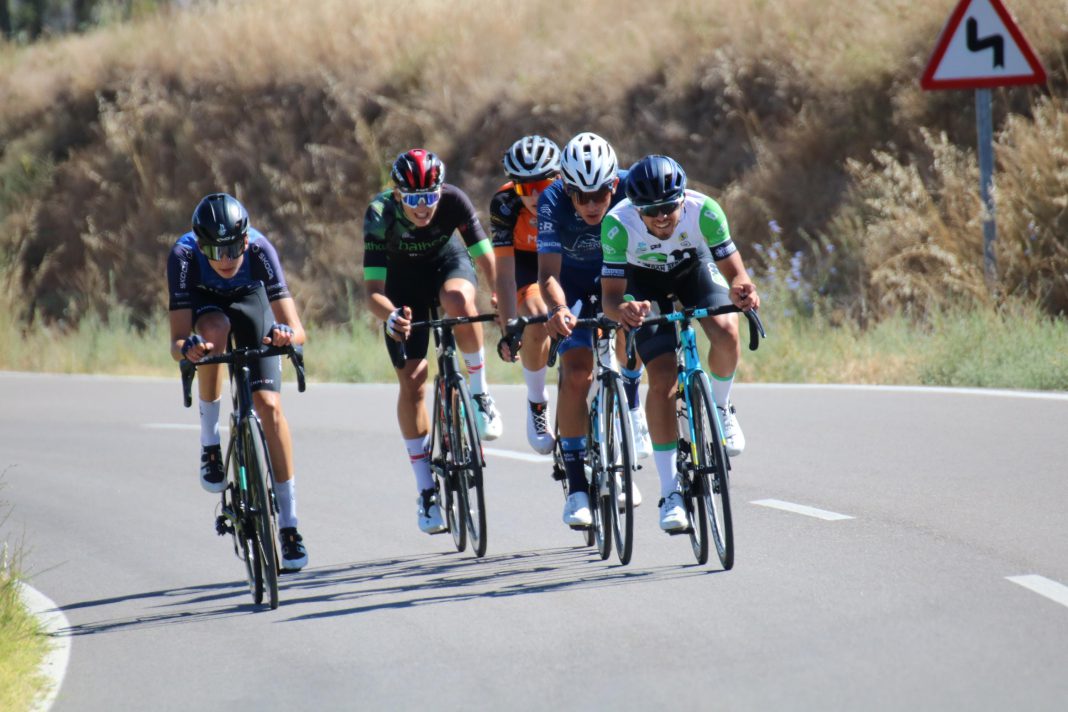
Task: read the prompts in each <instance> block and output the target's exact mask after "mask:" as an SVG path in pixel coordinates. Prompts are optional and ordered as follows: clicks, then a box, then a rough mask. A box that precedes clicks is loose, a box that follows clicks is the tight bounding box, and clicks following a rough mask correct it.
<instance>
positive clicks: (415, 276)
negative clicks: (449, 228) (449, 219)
mask: <svg viewBox="0 0 1068 712" xmlns="http://www.w3.org/2000/svg"><path fill="white" fill-rule="evenodd" d="M456 278H460V279H466V280H467V281H468V282H470V283H471V284H473V285H475V287H476V288H477V287H478V277H476V276H475V266H474V264H472V263H471V258H470V256H468V254H467V249H466V248H465V247H464V246H463V244H462V243H461V242H460V241H459V240H456V239H453V240H450V241H449V242H447V243H446V244H445V246H444V247H443V248H442V249H441V251H440V252H439V253H438V254H437V255H436V256H435V257H433V258H432V259H429V260H426V261H418V262H391V263H390V265H389V269H388V270H387V271H386V296H387V297H389V300H390V301H391V302H393V304H394V305H395V306H397V307H408V308H409V309H411V310H412V321H425V320H427V319H429V318H430V307H432V306H434V305H436V304H437V303H438V295H439V294H440V293H441V288H442V287H443V286H445V282H447V281H448V280H450V279H456ZM385 339H386V350H387V351H389V352H390V357H391V358H392V357H393V355H394V350H395V349H396V343H397V342H396V341H394V340H393V339H391V338H389V336H386V337H385ZM429 343H430V331H429V330H428V329H421V330H419V331H413V332H412V334H411V336H409V337H408V340H407V341H405V342H404V351H405V354H406V355H407V357H408V358H409V359H416V360H419V359H424V358H426V352H427V347H428V345H429Z"/></svg>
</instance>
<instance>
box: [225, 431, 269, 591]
mask: <svg viewBox="0 0 1068 712" xmlns="http://www.w3.org/2000/svg"><path fill="white" fill-rule="evenodd" d="M230 427H231V429H232V432H236V431H237V428H236V427H234V424H233V421H231V424H230ZM236 442H237V440H236V439H235V438H231V440H230V444H229V445H228V446H227V448H226V461H225V462H226V465H225V467H226V472H227V478H228V483H227V486H226V489H225V490H224V491H223V506H225V505H226V495H227V494H228V495H230V509H231V511H232V512H233V529H234V533H233V536H234V539H235V540H236V542H237V546H238V548H239V550H240V552H241V554H240V558H241V561H243V562H244V564H245V579H246V581H247V582H248V589H249V593H250V594H252V602H253V603H255V604H256V605H257V606H258V605H260V604H261V603H263V572H262V571H261V570H260V557H259V549H258V548H257V544H256V527H255V525H253V523H252V520H251V519H250V517H249V514H248V512H249V504H248V498H247V497H246V496H245V494H244V492H243V490H242V489H241V483H240V472H239V470H238V468H239V466H240V465H239V463H238V457H237V455H236V451H237V448H236V447H235V444H236Z"/></svg>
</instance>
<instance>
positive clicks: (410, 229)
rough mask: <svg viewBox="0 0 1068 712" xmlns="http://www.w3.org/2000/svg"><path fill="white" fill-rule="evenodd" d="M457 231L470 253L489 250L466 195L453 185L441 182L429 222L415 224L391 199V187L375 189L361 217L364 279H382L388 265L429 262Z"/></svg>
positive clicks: (486, 240)
mask: <svg viewBox="0 0 1068 712" xmlns="http://www.w3.org/2000/svg"><path fill="white" fill-rule="evenodd" d="M456 231H459V233H460V237H461V238H463V241H464V243H465V244H466V245H467V252H468V253H469V254H470V255H471V256H472V257H479V256H481V255H484V254H486V253H487V252H489V251H490V249H491V246H490V241H489V239H488V238H487V237H486V233H485V231H484V230H483V229H482V224H481V223H480V222H479V221H478V217H477V216H476V215H475V208H474V206H473V205H472V204H471V200H470V198H468V197H467V195H466V194H465V193H464V192H463V191H462V190H460V189H459V188H457V187H456V186H454V185H449V184H448V183H446V184H444V185H443V186H442V188H441V200H439V201H438V203H437V210H436V211H435V212H434V217H433V218H432V219H431V221H430V224H429V225H427V226H426V227H415V226H414V225H413V224H412V223H411V222H410V221H409V220H408V218H406V217H405V216H404V209H403V208H402V207H401V205H400V204H399V203H398V202H397V201H396V200H394V199H393V191H392V190H387V191H384V192H382V193H379V194H378V195H376V196H375V197H374V199H373V200H372V201H371V204H370V205H369V206H368V207H367V212H366V213H365V214H364V218H363V235H364V252H363V277H364V279H365V280H385V279H386V274H387V267H388V266H396V265H401V264H413V263H422V262H429V261H433V260H435V259H437V258H439V257H440V256H441V255H442V254H443V250H444V249H445V246H446V245H447V244H448V243H449V241H450V240H452V235H453V233H454V232H456Z"/></svg>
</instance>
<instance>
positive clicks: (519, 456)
mask: <svg viewBox="0 0 1068 712" xmlns="http://www.w3.org/2000/svg"><path fill="white" fill-rule="evenodd" d="M482 452H484V453H486V454H487V455H496V456H497V457H507V458H510V459H512V460H522V461H523V462H538V463H546V462H552V461H553V459H552V458H551V457H549V456H548V455H535V454H533V453H529V452H519V451H517V450H502V449H500V448H495V447H484V448H482Z"/></svg>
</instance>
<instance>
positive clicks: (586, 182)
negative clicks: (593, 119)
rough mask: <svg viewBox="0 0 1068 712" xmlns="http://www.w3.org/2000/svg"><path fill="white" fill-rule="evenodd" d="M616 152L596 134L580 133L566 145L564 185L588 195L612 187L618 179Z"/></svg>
mask: <svg viewBox="0 0 1068 712" xmlns="http://www.w3.org/2000/svg"><path fill="white" fill-rule="evenodd" d="M618 167H619V164H618V162H617V161H616V152H615V151H613V150H612V147H611V146H610V145H609V144H608V141H605V140H604V139H603V138H601V137H600V136H598V135H597V134H595V133H589V132H588V131H587V132H585V133H580V134H579V135H578V136H576V137H575V138H573V139H571V140H570V141H568V142H567V145H566V146H564V153H563V156H562V157H561V158H560V174H561V175H562V176H563V179H564V183H565V184H567V185H569V186H571V187H572V188H575V189H577V190H581V191H583V192H586V193H592V192H594V191H597V190H600V189H601V188H604V187H606V186H608V185H609V184H610V183H611V182H612V181H613V180H615V178H616V170H617V169H618Z"/></svg>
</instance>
